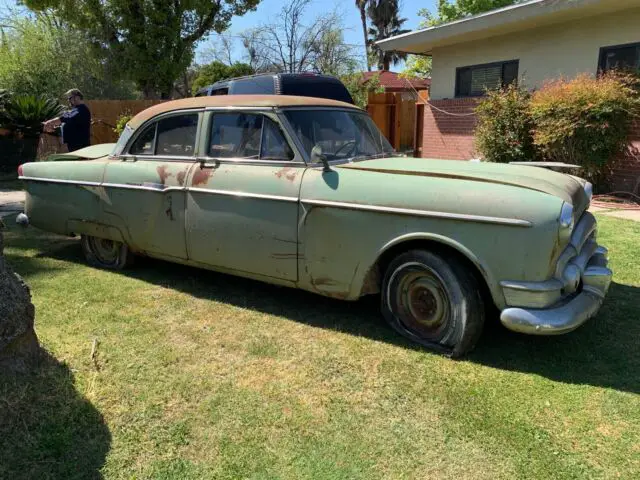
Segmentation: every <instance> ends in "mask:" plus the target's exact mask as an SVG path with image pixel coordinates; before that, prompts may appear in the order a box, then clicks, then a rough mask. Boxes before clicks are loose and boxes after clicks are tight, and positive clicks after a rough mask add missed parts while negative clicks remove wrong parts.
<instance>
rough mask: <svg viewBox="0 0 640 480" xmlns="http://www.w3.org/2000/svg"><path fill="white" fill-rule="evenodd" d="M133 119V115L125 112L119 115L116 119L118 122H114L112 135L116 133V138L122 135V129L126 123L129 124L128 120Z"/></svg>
mask: <svg viewBox="0 0 640 480" xmlns="http://www.w3.org/2000/svg"><path fill="white" fill-rule="evenodd" d="M132 118H133V115H132V114H131V112H126V113H123V114H121V115H120V116H119V117H118V121H117V122H116V126H115V128H114V129H113V131H114V133H117V134H118V136H120V135H122V132H123V131H124V127H126V126H127V123H129V120H131V119H132Z"/></svg>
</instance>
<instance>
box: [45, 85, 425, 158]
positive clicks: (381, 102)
mask: <svg viewBox="0 0 640 480" xmlns="http://www.w3.org/2000/svg"><path fill="white" fill-rule="evenodd" d="M419 96H420V98H419V100H418V101H417V102H416V94H415V92H398V93H371V94H369V104H368V105H367V111H368V112H369V115H371V117H372V118H373V121H374V122H375V123H376V125H377V126H378V128H380V130H381V131H382V133H383V134H384V135H385V137H387V139H388V140H389V142H390V143H391V145H393V147H394V148H395V149H396V150H397V151H398V152H403V153H409V154H411V155H414V154H415V155H416V156H419V150H420V148H421V146H422V130H423V117H424V104H423V103H424V100H426V99H428V93H427V91H426V90H421V91H420V92H419ZM161 102H162V100H88V101H87V102H86V104H87V107H89V110H90V111H91V118H92V122H93V123H92V126H91V145H97V144H100V143H113V142H115V141H116V140H117V139H118V135H117V134H116V133H115V132H114V131H113V129H114V128H115V125H116V123H117V122H118V118H120V116H121V115H135V114H136V113H138V112H141V111H142V110H144V109H145V108H148V107H150V106H152V105H155V104H157V103H161ZM64 151H66V147H65V146H64V145H62V144H61V143H60V137H54V136H51V135H41V137H40V144H39V146H38V158H44V157H46V156H47V155H50V154H52V153H59V152H64Z"/></svg>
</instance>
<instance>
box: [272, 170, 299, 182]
mask: <svg viewBox="0 0 640 480" xmlns="http://www.w3.org/2000/svg"><path fill="white" fill-rule="evenodd" d="M297 174H298V172H296V169H295V168H292V167H284V168H283V169H282V170H278V171H277V172H276V173H275V175H276V177H278V178H282V177H284V178H285V179H287V180H289V181H290V182H293V181H294V180H295V179H296V175H297Z"/></svg>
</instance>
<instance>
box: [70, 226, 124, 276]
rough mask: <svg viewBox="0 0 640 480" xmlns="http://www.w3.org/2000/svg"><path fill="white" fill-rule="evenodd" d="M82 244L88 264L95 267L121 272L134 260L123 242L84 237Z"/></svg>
mask: <svg viewBox="0 0 640 480" xmlns="http://www.w3.org/2000/svg"><path fill="white" fill-rule="evenodd" d="M80 243H81V244H82V251H83V252H84V256H85V258H86V259H87V262H89V263H90V264H91V265H93V266H95V267H99V268H106V269H109V270H120V269H123V268H125V267H126V266H127V265H129V264H130V263H131V261H132V260H133V254H132V253H131V251H130V250H129V247H127V245H126V244H124V243H121V242H116V241H114V240H106V239H104V238H97V237H92V236H89V235H82V238H81V240H80Z"/></svg>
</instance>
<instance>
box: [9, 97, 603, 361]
mask: <svg viewBox="0 0 640 480" xmlns="http://www.w3.org/2000/svg"><path fill="white" fill-rule="evenodd" d="M108 150H110V153H108V154H107V153H106V152H107V151H108ZM67 158H68V160H65V159H64V157H63V158H57V159H56V161H51V162H38V163H27V164H25V165H22V166H21V167H20V169H19V170H20V178H21V179H22V180H23V181H24V183H25V186H26V187H25V188H26V192H27V199H26V212H25V214H24V215H22V216H21V217H20V222H21V223H23V224H28V223H31V224H32V225H34V226H36V227H38V228H41V229H43V230H47V231H50V232H55V233H59V234H64V235H81V244H82V248H83V250H84V253H85V255H86V258H87V260H88V261H89V262H90V263H91V264H93V265H97V266H99V267H103V268H114V269H119V268H123V267H125V266H126V265H127V264H128V263H129V262H130V260H131V258H132V256H133V255H134V254H139V255H147V256H150V257H155V258H160V259H164V260H169V261H173V262H178V263H184V264H188V265H193V266H198V267H203V268H208V269H212V270H216V271H220V272H227V273H231V274H235V275H241V276H244V277H249V278H253V279H258V280H262V281H265V282H269V283H274V284H278V285H285V286H290V287H297V288H301V289H305V290H309V291H311V292H315V293H318V294H321V295H326V296H329V297H333V298H339V299H344V300H356V299H358V298H360V297H362V296H363V295H367V294H375V293H379V294H380V297H381V307H382V313H383V315H384V317H385V319H386V320H387V321H388V322H389V324H390V325H391V326H392V327H393V328H394V329H396V330H397V331H398V332H399V333H401V334H402V335H405V336H406V337H408V338H410V339H411V340H413V341H415V342H418V343H420V344H422V345H424V346H427V347H429V348H433V349H436V350H439V351H444V352H447V353H448V354H450V355H453V356H460V355H462V354H464V353H466V352H468V351H469V350H470V349H472V348H473V346H474V345H475V343H476V341H477V340H478V337H479V336H480V333H481V331H482V327H483V323H484V321H485V316H486V313H485V312H487V311H492V308H490V307H494V306H495V307H497V308H498V309H499V310H500V311H501V314H500V319H501V321H502V323H503V324H504V326H506V327H507V328H509V329H511V330H515V331H517V332H522V333H529V334H534V335H555V334H561V333H565V332H569V331H571V330H573V329H575V328H577V327H578V326H580V325H581V324H583V323H584V322H585V321H586V320H587V319H588V318H589V317H591V316H593V315H594V314H595V313H596V312H597V311H598V309H599V308H600V306H601V304H602V302H603V299H604V297H605V294H606V292H607V289H608V287H609V283H610V281H611V275H612V274H611V271H610V270H609V269H608V268H607V256H606V254H607V251H606V249H605V248H603V247H600V246H598V244H597V243H596V221H595V219H594V217H593V215H592V214H591V213H589V212H588V211H587V208H588V206H589V202H590V199H591V185H590V184H589V183H587V182H585V181H583V180H580V179H578V178H576V177H573V176H570V175H565V174H562V173H557V172H553V171H549V170H547V169H543V168H537V167H530V166H521V165H497V164H491V163H475V162H459V161H450V160H428V159H417V158H406V157H400V156H398V155H397V154H395V153H394V151H393V149H392V148H391V146H390V145H389V143H388V142H387V140H386V139H385V138H384V137H383V136H382V134H381V133H380V131H379V130H378V129H377V127H376V126H375V124H374V123H373V121H372V120H371V118H370V117H369V116H368V115H367V114H366V113H365V112H363V111H362V110H360V109H358V108H356V107H354V106H353V105H349V104H346V103H340V102H336V101H331V100H325V99H318V98H304V97H287V96H275V95H272V96H242V95H238V96H218V97H198V98H190V99H185V100H178V101H172V102H167V103H163V104H160V105H156V106H154V107H151V108H149V109H147V110H145V111H143V112H142V113H140V114H138V115H137V116H135V117H134V118H133V119H132V120H131V121H130V123H129V124H128V126H127V127H126V129H125V131H124V133H123V134H122V136H121V137H120V139H119V141H118V143H117V144H114V145H112V146H111V147H108V146H107V147H105V146H95V147H89V148H87V149H84V150H82V151H77V152H72V153H70V154H69V155H68V156H67Z"/></svg>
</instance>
